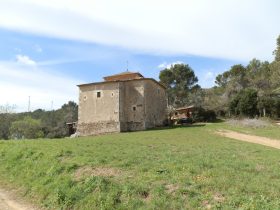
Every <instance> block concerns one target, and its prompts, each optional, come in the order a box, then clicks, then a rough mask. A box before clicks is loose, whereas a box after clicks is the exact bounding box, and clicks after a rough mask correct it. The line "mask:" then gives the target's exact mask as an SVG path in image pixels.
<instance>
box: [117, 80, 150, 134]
mask: <svg viewBox="0 0 280 210" xmlns="http://www.w3.org/2000/svg"><path fill="white" fill-rule="evenodd" d="M144 84H145V81H144V80H138V81H136V80H132V81H125V82H122V85H121V88H120V93H121V94H120V107H121V109H120V110H121V111H120V122H122V123H121V131H133V130H144V129H145V126H144V123H143V122H144V117H145V110H144Z"/></svg>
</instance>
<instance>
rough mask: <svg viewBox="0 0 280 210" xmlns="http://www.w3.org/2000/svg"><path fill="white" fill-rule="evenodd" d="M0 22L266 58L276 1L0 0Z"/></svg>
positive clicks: (112, 41) (274, 30) (131, 44)
mask: <svg viewBox="0 0 280 210" xmlns="http://www.w3.org/2000/svg"><path fill="white" fill-rule="evenodd" d="M0 2H1V7H0V27H5V28H10V29H16V30H20V31H25V32H31V33H37V34H43V35H47V36H55V37H60V38H66V39H76V40H82V41H89V42H97V43H101V44H107V45H115V46H120V47H125V48H129V49H133V50H141V51H144V52H149V53H157V54H180V55H185V54H192V55H201V56H211V57H220V58H229V59H239V60H248V59H251V58H253V57H257V58H260V59H271V58H272V55H271V54H272V51H273V49H274V48H275V39H276V37H277V36H278V34H279V19H280V13H279V8H280V1H276V0H246V1H243V0H227V1H224V0H211V1H205V0H172V1H171V0H153V1H150V0H133V1H130V0H118V1H114V0H80V1H79V2H78V3H77V1H76V0H59V1H57V0H48V1H38V0H9V1H7V0H0Z"/></svg>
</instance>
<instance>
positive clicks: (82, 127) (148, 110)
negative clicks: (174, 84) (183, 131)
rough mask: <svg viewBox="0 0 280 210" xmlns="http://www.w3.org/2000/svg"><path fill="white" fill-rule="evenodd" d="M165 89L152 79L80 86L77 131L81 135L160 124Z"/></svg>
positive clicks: (164, 101) (164, 112)
mask: <svg viewBox="0 0 280 210" xmlns="http://www.w3.org/2000/svg"><path fill="white" fill-rule="evenodd" d="M166 108H167V99H166V91H165V89H164V88H163V87H162V86H161V85H159V84H157V83H156V82H155V81H154V80H151V79H139V80H128V81H119V82H110V83H96V84H89V85H83V86H80V97H79V118H78V128H77V131H78V132H79V133H80V135H81V136H87V135H96V134H100V133H112V132H121V131H137V130H145V129H147V128H153V127H156V126H162V125H163V122H164V120H165V119H166Z"/></svg>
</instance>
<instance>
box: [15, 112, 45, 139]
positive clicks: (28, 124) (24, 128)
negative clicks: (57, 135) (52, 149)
mask: <svg viewBox="0 0 280 210" xmlns="http://www.w3.org/2000/svg"><path fill="white" fill-rule="evenodd" d="M10 133H11V137H12V138H13V139H36V138H42V137H43V136H44V133H43V131H42V126H41V121H40V120H35V119H33V118H31V117H25V118H24V119H23V120H18V121H15V122H13V123H12V125H11V127H10Z"/></svg>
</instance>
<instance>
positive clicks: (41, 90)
mask: <svg viewBox="0 0 280 210" xmlns="http://www.w3.org/2000/svg"><path fill="white" fill-rule="evenodd" d="M24 61H25V60H24ZM27 63H28V62H27ZM80 83H83V82H82V81H79V80H76V79H74V78H68V77H66V76H65V75H60V74H57V73H55V72H54V71H50V70H48V69H41V68H39V67H37V68H36V69H35V68H30V66H28V65H21V64H19V63H17V62H3V61H0V92H1V101H0V104H6V103H8V104H15V105H16V106H17V111H19V112H21V111H27V103H28V97H29V96H30V98H31V108H32V110H34V109H38V108H42V109H47V110H48V109H50V108H51V102H52V101H53V103H54V108H59V107H60V106H61V105H63V104H64V103H66V102H68V101H69V100H73V101H77V99H78V89H77V87H76V85H77V84H80Z"/></svg>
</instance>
